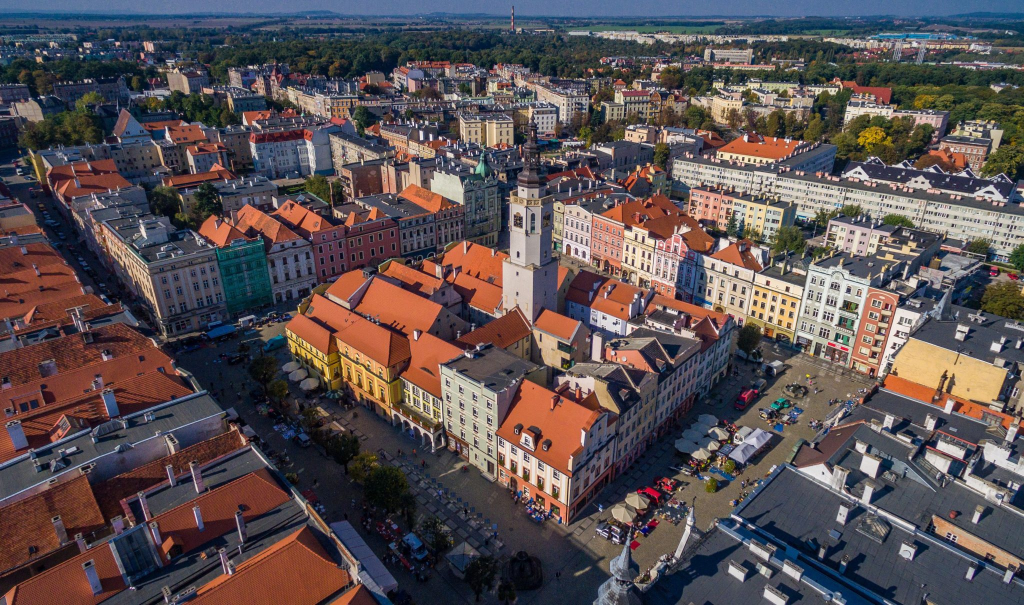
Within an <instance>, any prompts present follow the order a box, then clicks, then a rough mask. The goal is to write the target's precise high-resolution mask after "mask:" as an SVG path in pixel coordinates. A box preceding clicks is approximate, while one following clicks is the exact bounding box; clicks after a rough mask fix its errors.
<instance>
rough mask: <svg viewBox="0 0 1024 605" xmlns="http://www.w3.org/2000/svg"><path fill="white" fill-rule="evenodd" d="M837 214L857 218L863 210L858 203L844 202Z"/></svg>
mask: <svg viewBox="0 0 1024 605" xmlns="http://www.w3.org/2000/svg"><path fill="white" fill-rule="evenodd" d="M839 214H841V215H843V216H845V217H849V218H857V217H858V216H860V215H861V214H864V210H862V209H861V207H860V205H859V204H846V205H845V206H843V207H842V208H840V209H839Z"/></svg>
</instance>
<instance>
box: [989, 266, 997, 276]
mask: <svg viewBox="0 0 1024 605" xmlns="http://www.w3.org/2000/svg"><path fill="white" fill-rule="evenodd" d="M988 274H989V276H990V277H996V276H998V275H999V267H990V268H989V270H988Z"/></svg>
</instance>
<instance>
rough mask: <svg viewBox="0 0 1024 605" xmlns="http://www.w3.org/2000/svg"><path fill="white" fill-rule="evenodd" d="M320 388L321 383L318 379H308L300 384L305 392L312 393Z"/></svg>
mask: <svg viewBox="0 0 1024 605" xmlns="http://www.w3.org/2000/svg"><path fill="white" fill-rule="evenodd" d="M318 386H320V381H319V380H317V379H316V378H307V379H305V380H303V381H302V382H300V383H299V388H300V389H302V390H303V391H312V390H313V389H315V388H317V387H318Z"/></svg>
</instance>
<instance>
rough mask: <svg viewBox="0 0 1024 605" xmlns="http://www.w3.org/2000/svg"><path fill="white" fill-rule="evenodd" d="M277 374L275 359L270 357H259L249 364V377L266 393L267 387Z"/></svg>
mask: <svg viewBox="0 0 1024 605" xmlns="http://www.w3.org/2000/svg"><path fill="white" fill-rule="evenodd" d="M276 374H277V358H276V357H271V356H270V355H260V356H259V357H257V358H256V359H253V360H252V363H250V364H249V376H250V377H251V378H252V379H253V380H255V381H256V383H257V384H259V385H260V387H261V388H262V389H263V392H264V393H266V392H267V385H269V384H270V381H271V380H273V379H274V376H275V375H276Z"/></svg>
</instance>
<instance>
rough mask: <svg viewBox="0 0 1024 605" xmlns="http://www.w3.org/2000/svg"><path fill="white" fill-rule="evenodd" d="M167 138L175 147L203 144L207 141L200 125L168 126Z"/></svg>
mask: <svg viewBox="0 0 1024 605" xmlns="http://www.w3.org/2000/svg"><path fill="white" fill-rule="evenodd" d="M166 137H167V140H169V141H171V142H172V143H174V144H175V145H183V144H188V143H201V142H204V141H206V140H207V139H206V133H205V132H203V129H202V128H200V127H199V125H198V124H180V125H173V124H168V125H167V135H166Z"/></svg>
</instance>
